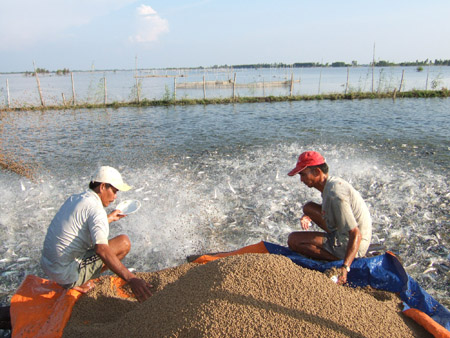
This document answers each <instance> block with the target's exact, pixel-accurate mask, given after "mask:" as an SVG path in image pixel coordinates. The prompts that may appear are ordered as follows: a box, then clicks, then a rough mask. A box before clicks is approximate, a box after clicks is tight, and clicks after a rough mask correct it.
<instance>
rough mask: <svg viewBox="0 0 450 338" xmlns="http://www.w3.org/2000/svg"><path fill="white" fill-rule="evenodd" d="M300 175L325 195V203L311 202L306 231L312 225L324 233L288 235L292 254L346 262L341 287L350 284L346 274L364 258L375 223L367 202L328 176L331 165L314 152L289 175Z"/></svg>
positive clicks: (302, 157)
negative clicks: (354, 262)
mask: <svg viewBox="0 0 450 338" xmlns="http://www.w3.org/2000/svg"><path fill="white" fill-rule="evenodd" d="M296 174H299V175H300V181H301V182H303V183H304V184H305V185H307V186H308V187H309V188H315V189H317V190H319V191H320V192H321V193H322V199H323V201H322V204H317V203H314V202H308V203H306V204H305V205H304V207H303V213H304V215H303V216H302V218H301V219H300V224H301V226H302V228H303V230H308V229H309V226H310V224H311V222H314V223H316V224H317V225H318V226H319V227H321V228H322V229H323V230H325V232H319V231H297V232H293V233H291V234H290V235H289V238H288V246H289V248H291V249H292V250H293V251H296V252H299V253H300V254H302V255H305V256H308V257H310V258H314V259H322V260H327V261H336V260H343V264H342V266H341V274H340V276H339V279H338V283H339V284H344V283H346V282H347V273H348V272H350V266H351V264H352V262H353V260H354V259H355V258H357V257H364V255H365V254H366V252H367V250H368V248H369V245H370V240H371V237H372V220H371V217H370V214H369V209H368V208H367V206H366V204H365V202H364V200H363V199H362V197H361V195H360V194H359V192H357V191H356V190H355V189H354V188H353V187H352V186H351V185H350V183H348V182H346V181H344V180H343V179H341V178H338V177H333V176H328V165H327V163H326V162H325V159H324V158H323V156H322V155H320V154H319V153H318V152H315V151H306V152H304V153H302V154H300V156H299V158H298V161H297V165H296V166H295V168H294V169H293V170H291V171H290V172H289V173H288V175H289V176H294V175H296Z"/></svg>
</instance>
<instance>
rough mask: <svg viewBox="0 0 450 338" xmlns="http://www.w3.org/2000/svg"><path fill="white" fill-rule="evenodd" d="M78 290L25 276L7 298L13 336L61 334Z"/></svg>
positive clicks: (52, 335) (77, 296) (50, 337)
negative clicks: (9, 300)
mask: <svg viewBox="0 0 450 338" xmlns="http://www.w3.org/2000/svg"><path fill="white" fill-rule="evenodd" d="M80 296H81V293H80V292H78V291H75V290H73V289H70V290H66V289H64V288H62V287H61V286H59V285H58V284H57V283H55V282H51V281H49V280H46V279H42V278H39V277H36V276H33V275H28V276H27V277H26V278H25V280H24V281H23V283H22V284H21V285H20V287H19V289H18V290H17V292H16V293H15V294H14V296H13V297H12V298H11V308H10V312H11V326H12V336H13V337H24V338H25V337H47V338H53V337H61V336H62V333H63V330H64V327H65V326H66V323H67V321H68V320H69V318H70V315H71V313H72V308H73V306H74V304H75V302H76V301H77V300H78V298H80Z"/></svg>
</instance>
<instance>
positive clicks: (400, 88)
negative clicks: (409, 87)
mask: <svg viewBox="0 0 450 338" xmlns="http://www.w3.org/2000/svg"><path fill="white" fill-rule="evenodd" d="M404 75H405V70H404V69H403V70H402V79H401V80H400V87H399V88H398V92H399V93H400V92H401V91H402V87H403V77H404Z"/></svg>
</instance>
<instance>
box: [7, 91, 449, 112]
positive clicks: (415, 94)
mask: <svg viewBox="0 0 450 338" xmlns="http://www.w3.org/2000/svg"><path fill="white" fill-rule="evenodd" d="M449 96H450V90H448V89H441V90H413V91H407V92H396V91H394V92H387V93H386V92H384V93H376V92H374V93H372V92H367V93H362V92H355V93H348V94H318V95H293V96H266V97H236V98H231V97H230V98H210V99H186V98H183V99H179V100H175V99H173V98H171V99H162V100H148V99H143V100H141V101H140V102H136V101H132V102H112V103H107V104H104V103H80V104H76V105H53V106H23V107H14V108H0V111H5V112H6V111H27V110H28V111H29V110H61V109H97V108H121V107H157V106H173V105H180V106H183V105H209V104H230V103H260V102H285V101H312V100H316V101H320V100H366V99H389V98H391V99H396V98H444V97H449Z"/></svg>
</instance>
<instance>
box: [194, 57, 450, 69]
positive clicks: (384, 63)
mask: <svg viewBox="0 0 450 338" xmlns="http://www.w3.org/2000/svg"><path fill="white" fill-rule="evenodd" d="M372 65H373V63H370V65H369V66H372ZM428 65H431V66H450V60H437V59H436V60H434V62H433V61H431V60H428V59H426V60H423V61H419V60H416V61H414V62H400V63H394V62H390V61H384V60H380V61H377V62H375V67H394V66H428ZM357 66H358V62H357V61H352V62H351V64H348V63H345V62H342V61H336V62H332V63H328V62H327V63H320V62H296V63H292V64H288V63H282V62H279V63H257V64H248V65H232V66H229V65H222V66H218V65H215V66H213V67H212V68H230V67H231V68H235V69H244V68H245V69H247V68H256V69H257V68H291V67H293V68H313V67H357ZM361 66H362V65H361ZM365 66H368V65H365ZM200 68H203V67H200Z"/></svg>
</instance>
